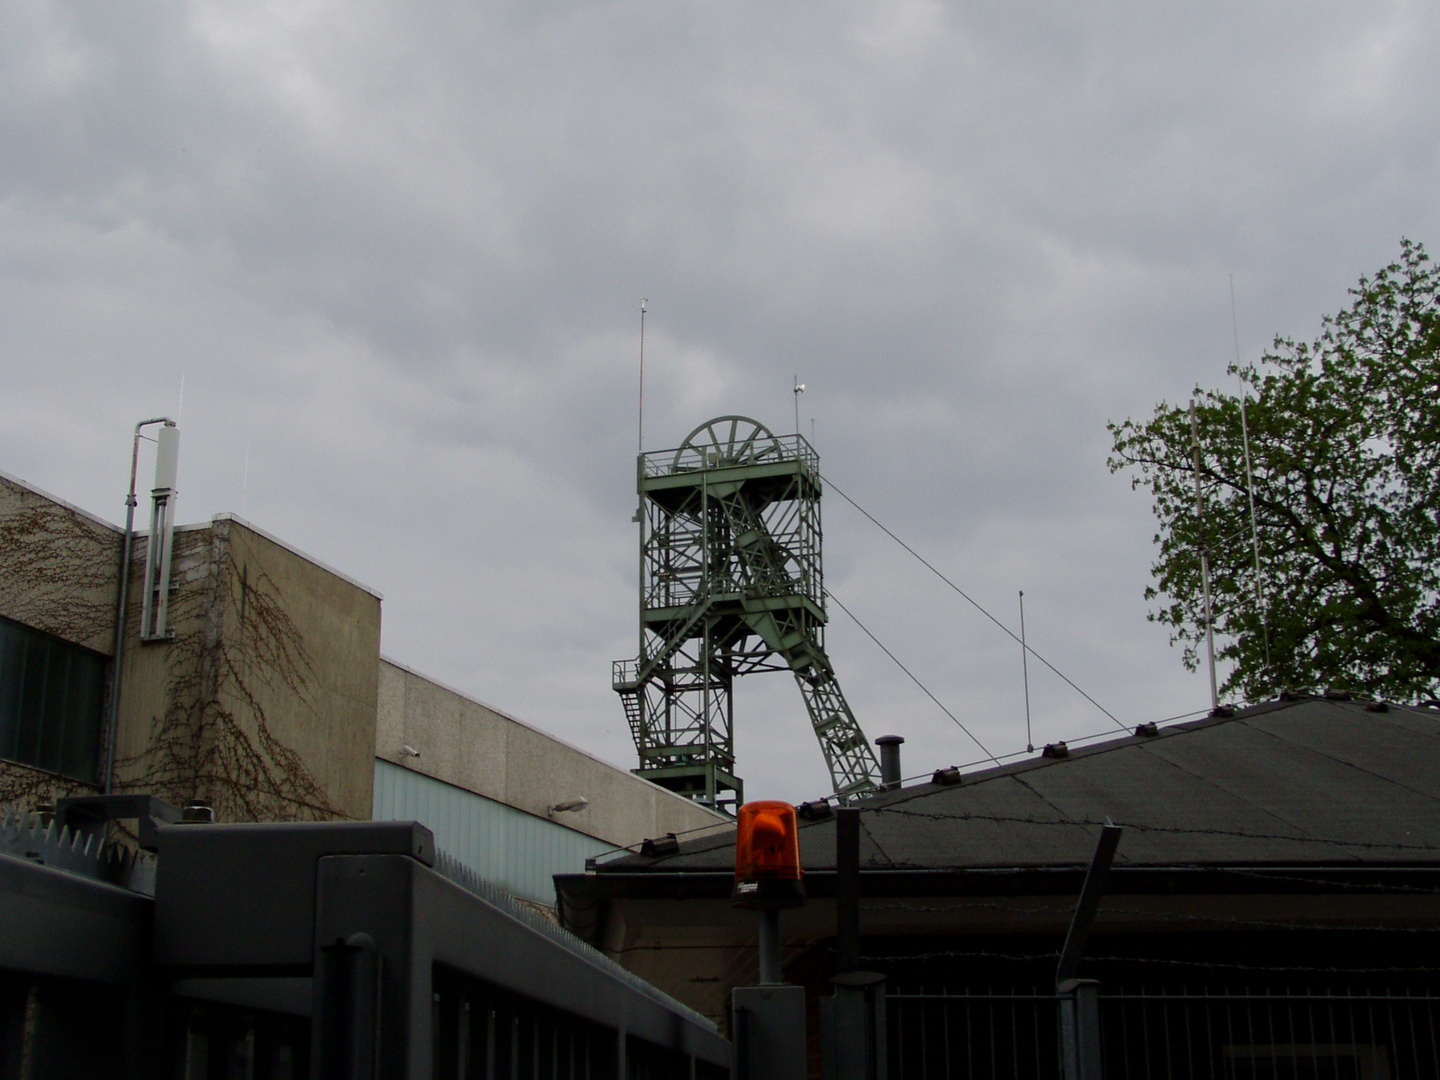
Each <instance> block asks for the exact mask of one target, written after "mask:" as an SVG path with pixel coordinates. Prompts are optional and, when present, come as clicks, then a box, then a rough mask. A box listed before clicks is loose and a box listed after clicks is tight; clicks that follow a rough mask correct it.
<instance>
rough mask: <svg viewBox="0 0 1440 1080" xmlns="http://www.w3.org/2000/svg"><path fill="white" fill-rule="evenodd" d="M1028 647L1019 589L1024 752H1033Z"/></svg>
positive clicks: (1022, 602)
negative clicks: (1023, 686) (1023, 681)
mask: <svg viewBox="0 0 1440 1080" xmlns="http://www.w3.org/2000/svg"><path fill="white" fill-rule="evenodd" d="M1029 652H1030V648H1029V646H1027V645H1026V644H1025V590H1024V589H1021V590H1020V675H1021V678H1023V679H1024V680H1025V752H1026V753H1027V754H1033V753H1034V752H1035V740H1034V739H1033V738H1031V737H1030V656H1029Z"/></svg>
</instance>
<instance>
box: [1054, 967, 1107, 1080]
mask: <svg viewBox="0 0 1440 1080" xmlns="http://www.w3.org/2000/svg"><path fill="white" fill-rule="evenodd" d="M1056 990H1057V991H1058V992H1059V994H1060V1059H1061V1065H1062V1075H1063V1076H1064V1077H1065V1080H1101V1074H1102V1068H1103V1066H1102V1059H1101V1055H1100V984H1099V983H1098V982H1097V981H1096V980H1094V979H1067V980H1066V981H1065V982H1063V983H1061V984H1060V985H1059V986H1057V987H1056Z"/></svg>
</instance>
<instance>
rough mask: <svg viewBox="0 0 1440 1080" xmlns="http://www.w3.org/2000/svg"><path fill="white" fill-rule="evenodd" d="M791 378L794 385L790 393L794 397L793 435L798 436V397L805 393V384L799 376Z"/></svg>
mask: <svg viewBox="0 0 1440 1080" xmlns="http://www.w3.org/2000/svg"><path fill="white" fill-rule="evenodd" d="M793 378H794V380H795V385H794V387H793V388H792V389H791V391H790V392H791V394H793V395H794V397H795V434H796V435H799V434H800V395H801V394H803V393H804V392H805V384H804V383H803V382H801V381H800V376H799V375H795V376H793Z"/></svg>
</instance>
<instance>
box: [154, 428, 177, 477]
mask: <svg viewBox="0 0 1440 1080" xmlns="http://www.w3.org/2000/svg"><path fill="white" fill-rule="evenodd" d="M155 444H156V445H155V490H156V491H173V490H174V489H175V475H176V471H177V469H178V467H179V463H180V429H179V428H177V427H171V426H170V425H169V424H166V425H165V426H163V427H162V428H161V429H160V430H159V432H158V433H157V434H156V436H155Z"/></svg>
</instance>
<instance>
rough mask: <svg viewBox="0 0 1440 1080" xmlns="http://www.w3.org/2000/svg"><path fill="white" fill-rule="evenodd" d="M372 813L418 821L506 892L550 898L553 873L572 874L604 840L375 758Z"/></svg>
mask: <svg viewBox="0 0 1440 1080" xmlns="http://www.w3.org/2000/svg"><path fill="white" fill-rule="evenodd" d="M373 816H374V819H375V820H376V821H412V820H413V821H418V822H420V823H421V824H422V825H424V826H426V827H427V828H428V829H429V830H430V831H431V832H433V833H434V834H435V846H436V847H437V848H439V849H440V850H441V851H445V852H448V853H449V854H450V855H452V856H454V857H455V858H456V859H458V860H459V861H460V862H462V863H464V864H465V865H466V866H468V867H470V869H472V870H474V871H475V872H476V873H477V874H479V875H480V876H481V877H483V878H485V879H486V880H487V881H489V882H491V883H492V884H494V885H497V886H499V887H500V888H502V889H504V890H505V891H506V892H508V893H510V894H511V895H512V896H521V897H524V898H525V899H527V900H535V901H538V902H539V903H542V904H552V905H553V904H554V903H555V883H554V881H553V880H552V875H554V874H578V873H581V872H583V871H584V869H585V860H586V859H587V858H589V857H590V856H592V855H598V854H600V853H601V852H602V851H609V850H610V845H608V844H605V843H604V842H602V841H600V840H596V839H595V838H594V837H593V836H586V835H585V834H584V833H579V832H576V831H575V830H574V829H567V828H565V827H564V826H563V825H557V824H555V823H554V822H553V821H547V820H545V819H544V818H540V817H536V816H535V815H534V814H527V813H525V812H524V811H523V810H517V809H515V808H514V807H513V806H506V805H505V804H504V803H501V802H496V801H495V800H494V799H487V798H485V796H483V795H476V794H475V793H474V792H473V791H466V790H465V789H464V788H459V787H455V786H454V785H453V784H447V783H445V782H444V781H442V780H436V779H434V778H433V777H429V776H425V775H423V774H421V773H417V772H411V771H410V770H409V769H402V768H401V767H400V766H398V765H394V764H392V763H391V762H388V761H383V760H380V759H376V761H375V810H374V814H373Z"/></svg>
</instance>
